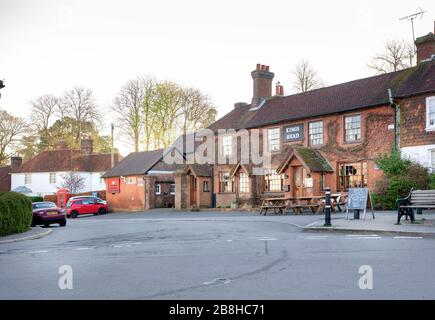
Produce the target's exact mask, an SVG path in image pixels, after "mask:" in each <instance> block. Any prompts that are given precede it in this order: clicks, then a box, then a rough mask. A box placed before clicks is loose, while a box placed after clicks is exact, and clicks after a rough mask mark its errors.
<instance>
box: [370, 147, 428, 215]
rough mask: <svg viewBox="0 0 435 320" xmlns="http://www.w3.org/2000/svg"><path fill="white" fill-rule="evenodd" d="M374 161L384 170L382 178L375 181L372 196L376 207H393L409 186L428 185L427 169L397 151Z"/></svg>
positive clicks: (425, 186) (418, 187)
mask: <svg viewBox="0 0 435 320" xmlns="http://www.w3.org/2000/svg"><path fill="white" fill-rule="evenodd" d="M375 162H376V164H377V165H378V166H379V167H380V168H381V169H382V170H383V172H384V179H382V180H378V181H377V183H376V192H374V197H373V202H374V205H375V207H377V208H381V209H395V208H396V200H397V199H398V198H403V197H405V196H407V195H408V194H409V191H410V190H411V188H414V189H423V190H424V189H428V188H429V187H430V181H431V180H430V176H429V172H428V170H427V169H426V168H425V167H423V166H422V165H420V164H419V163H416V162H414V161H411V160H409V159H404V158H402V157H401V154H400V152H399V151H393V152H392V153H391V154H390V155H382V156H380V157H378V158H377V159H376V160H375ZM434 180H435V178H434Z"/></svg>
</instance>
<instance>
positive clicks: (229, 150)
mask: <svg viewBox="0 0 435 320" xmlns="http://www.w3.org/2000/svg"><path fill="white" fill-rule="evenodd" d="M232 154H233V136H230V135H228V136H223V137H222V155H223V156H224V157H231V155H232Z"/></svg>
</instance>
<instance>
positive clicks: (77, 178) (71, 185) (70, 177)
mask: <svg viewBox="0 0 435 320" xmlns="http://www.w3.org/2000/svg"><path fill="white" fill-rule="evenodd" d="M84 187H85V178H84V177H82V176H81V175H80V174H78V173H77V172H75V171H71V172H69V173H67V174H65V175H64V176H63V182H62V188H66V189H68V190H69V192H70V193H72V194H74V193H78V192H80V191H82V190H83V188H84Z"/></svg>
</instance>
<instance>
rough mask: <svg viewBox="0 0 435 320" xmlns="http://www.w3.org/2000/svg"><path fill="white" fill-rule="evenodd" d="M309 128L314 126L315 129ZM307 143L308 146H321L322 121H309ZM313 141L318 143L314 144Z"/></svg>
mask: <svg viewBox="0 0 435 320" xmlns="http://www.w3.org/2000/svg"><path fill="white" fill-rule="evenodd" d="M319 124H320V126H319ZM311 126H316V127H313V128H312V127H311ZM320 135H321V137H320ZM308 141H309V144H310V146H321V145H322V144H323V121H322V120H318V121H311V122H309V123H308ZM315 141H320V142H318V143H314V142H315Z"/></svg>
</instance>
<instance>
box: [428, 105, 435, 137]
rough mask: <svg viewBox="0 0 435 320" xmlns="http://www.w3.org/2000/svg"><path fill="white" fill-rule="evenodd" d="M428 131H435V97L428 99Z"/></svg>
mask: <svg viewBox="0 0 435 320" xmlns="http://www.w3.org/2000/svg"><path fill="white" fill-rule="evenodd" d="M426 130H428V131H432V130H435V97H427V98H426Z"/></svg>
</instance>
